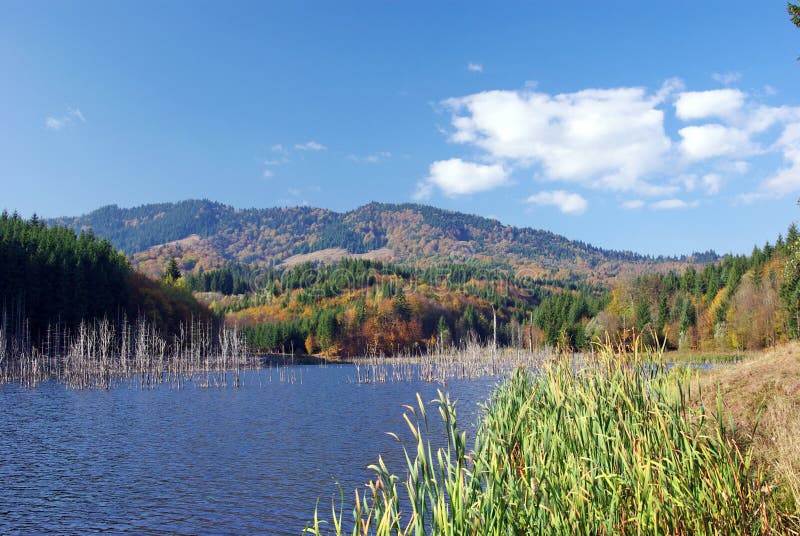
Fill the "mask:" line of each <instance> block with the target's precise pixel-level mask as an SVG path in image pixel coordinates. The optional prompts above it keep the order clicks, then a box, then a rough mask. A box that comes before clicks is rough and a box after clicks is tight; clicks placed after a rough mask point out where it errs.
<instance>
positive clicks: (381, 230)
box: [53, 200, 716, 280]
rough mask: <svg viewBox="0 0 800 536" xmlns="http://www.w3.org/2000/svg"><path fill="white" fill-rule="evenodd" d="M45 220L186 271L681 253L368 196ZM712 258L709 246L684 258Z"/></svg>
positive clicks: (168, 206) (630, 258) (191, 204)
mask: <svg viewBox="0 0 800 536" xmlns="http://www.w3.org/2000/svg"><path fill="white" fill-rule="evenodd" d="M53 222H54V223H58V224H61V225H66V226H69V227H72V228H73V229H75V230H83V229H87V228H91V229H92V230H93V231H94V232H95V234H97V235H98V236H100V237H103V238H107V239H109V240H110V241H111V242H112V244H114V245H115V246H116V247H118V248H120V249H121V250H123V251H124V252H125V253H127V254H128V255H130V256H131V258H132V263H133V265H134V266H135V267H136V268H137V269H139V270H141V271H143V272H145V273H148V274H150V275H156V274H157V273H159V272H160V271H161V270H163V267H164V265H165V264H166V262H167V260H168V259H169V258H177V259H178V260H179V262H180V263H181V265H182V268H183V269H184V270H185V271H189V272H191V271H196V270H197V269H199V268H200V267H202V268H204V269H210V268H213V267H216V266H220V265H222V264H224V263H226V262H230V261H233V262H237V263H243V264H257V265H277V264H281V263H284V262H287V264H289V265H292V264H296V263H297V262H305V261H309V260H310V261H315V260H318V261H322V262H334V261H336V260H339V259H341V258H342V257H344V256H356V255H357V256H363V257H365V258H378V259H381V260H384V261H390V262H397V263H405V264H414V265H419V266H426V265H430V264H434V263H439V262H464V261H482V262H493V263H499V264H505V265H510V266H512V267H514V268H515V269H516V270H517V272H518V273H519V274H520V275H528V276H534V277H536V276H543V275H546V276H548V277H553V276H556V277H562V276H568V275H571V274H577V275H583V276H587V277H589V278H590V279H594V280H603V279H606V278H608V277H613V276H615V275H618V274H619V273H621V272H636V273H640V272H641V271H642V270H643V269H644V267H648V270H651V269H653V268H654V267H656V266H654V265H658V266H657V267H656V268H660V269H669V268H675V267H678V266H679V265H683V264H686V261H687V259H680V260H679V259H663V258H660V259H651V258H648V257H644V256H641V255H638V254H635V253H631V252H627V251H623V252H620V251H612V250H604V249H600V248H597V247H594V246H591V245H589V244H585V243H583V242H579V241H574V240H569V239H567V238H565V237H563V236H559V235H556V234H554V233H551V232H549V231H543V230H536V229H531V228H517V227H512V226H509V225H503V224H501V223H500V222H499V221H497V220H493V219H489V218H483V217H480V216H474V215H468V214H462V213H459V212H452V211H448V210H442V209H439V208H434V207H430V206H425V205H418V204H410V203H406V204H385V203H370V204H368V205H365V206H362V207H359V208H357V209H355V210H353V211H351V212H347V213H338V212H333V211H330V210H326V209H321V208H313V207H290V208H265V209H244V210H242V209H235V208H233V207H230V206H227V205H223V204H220V203H215V202H211V201H207V200H189V201H182V202H179V203H160V204H151V205H143V206H140V207H134V208H120V207H118V206H116V205H110V206H106V207H103V208H100V209H98V210H95V211H93V212H91V213H89V214H86V215H84V216H79V217H64V218H58V219H56V220H53ZM298 256H300V257H298ZM715 258H716V256H715V255H714V254H709V255H707V256H706V258H703V259H698V258H691V259H688V261H699V260H702V261H709V260H715Z"/></svg>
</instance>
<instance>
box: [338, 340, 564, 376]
mask: <svg viewBox="0 0 800 536" xmlns="http://www.w3.org/2000/svg"><path fill="white" fill-rule="evenodd" d="M548 355H551V354H549V353H548V352H547V351H546V350H541V351H540V350H533V351H529V350H527V349H522V348H496V347H494V346H493V345H491V344H489V345H487V346H483V345H481V344H478V343H477V342H474V341H471V342H468V343H466V344H464V345H463V346H460V347H459V346H453V347H442V346H439V345H435V346H432V347H430V348H427V349H425V350H422V351H419V352H416V353H412V352H406V353H403V352H397V353H396V354H395V355H394V356H392V357H390V358H387V357H386V356H383V355H380V354H371V355H368V356H365V357H360V358H355V359H352V360H351V362H352V363H353V365H354V366H355V371H356V382H358V383H389V382H402V381H424V382H439V383H442V384H446V382H447V380H450V379H459V380H474V379H477V378H484V377H507V376H509V375H510V374H511V373H513V372H514V371H515V370H517V369H520V368H524V369H535V368H537V367H538V366H540V365H541V364H542V363H543V362H544V361H545V360H546V358H547V356H548Z"/></svg>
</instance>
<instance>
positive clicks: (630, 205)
mask: <svg viewBox="0 0 800 536" xmlns="http://www.w3.org/2000/svg"><path fill="white" fill-rule="evenodd" d="M621 206H622V208H624V209H626V210H636V209H639V208H642V207H643V206H644V201H642V200H641V199H630V200H628V201H623V202H622V205H621Z"/></svg>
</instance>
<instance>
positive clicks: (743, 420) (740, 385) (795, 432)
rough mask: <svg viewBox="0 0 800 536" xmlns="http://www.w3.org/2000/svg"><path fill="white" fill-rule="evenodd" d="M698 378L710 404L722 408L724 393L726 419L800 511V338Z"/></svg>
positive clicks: (706, 401) (695, 395)
mask: <svg viewBox="0 0 800 536" xmlns="http://www.w3.org/2000/svg"><path fill="white" fill-rule="evenodd" d="M697 382H698V384H699V387H700V398H702V402H703V404H704V405H705V406H706V407H707V408H716V407H717V401H716V399H717V393H718V392H719V393H720V394H721V399H722V408H723V415H724V416H725V419H727V420H729V421H732V422H733V423H734V425H735V427H736V430H737V436H738V437H739V438H740V440H741V441H743V442H745V443H748V444H752V446H753V452H754V455H755V456H756V458H757V459H758V460H759V461H761V462H762V463H764V464H765V466H766V468H768V469H769V470H770V472H771V473H772V475H773V477H774V479H775V483H776V484H777V485H778V486H779V488H780V489H782V490H783V494H784V495H785V497H784V498H785V500H786V501H787V506H790V507H792V508H794V510H795V511H796V512H798V513H800V343H797V342H794V343H790V344H787V345H785V346H782V347H779V348H775V349H772V350H768V351H765V352H763V353H760V354H756V355H754V356H752V357H750V358H749V359H747V360H745V361H742V362H741V363H737V364H735V365H728V366H720V367H717V368H715V369H713V370H711V371H710V372H708V373H705V374H702V375H700V376H699V377H698V380H697ZM693 396H694V397H695V400H697V399H698V395H697V394H694V395H693ZM754 430H755V433H753V431H754Z"/></svg>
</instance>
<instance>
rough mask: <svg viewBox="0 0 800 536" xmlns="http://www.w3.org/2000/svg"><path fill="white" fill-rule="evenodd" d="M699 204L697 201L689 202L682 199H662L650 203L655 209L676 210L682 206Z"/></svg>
mask: <svg viewBox="0 0 800 536" xmlns="http://www.w3.org/2000/svg"><path fill="white" fill-rule="evenodd" d="M697 205H698V203H697V201H692V202H691V203H687V202H686V201H684V200H682V199H662V200H661V201H656V202H654V203H650V208H652V209H655V210H676V209H682V208H694V207H696V206H697Z"/></svg>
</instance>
